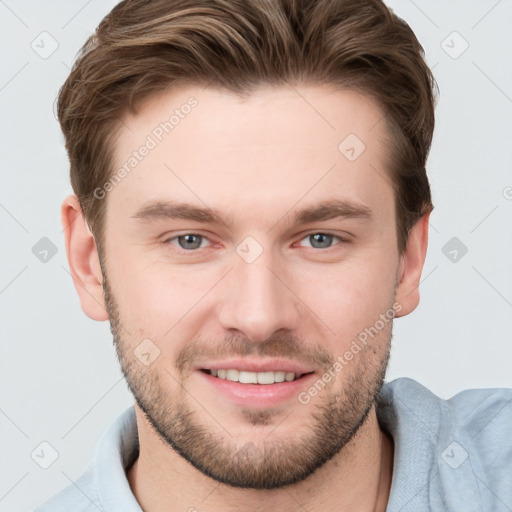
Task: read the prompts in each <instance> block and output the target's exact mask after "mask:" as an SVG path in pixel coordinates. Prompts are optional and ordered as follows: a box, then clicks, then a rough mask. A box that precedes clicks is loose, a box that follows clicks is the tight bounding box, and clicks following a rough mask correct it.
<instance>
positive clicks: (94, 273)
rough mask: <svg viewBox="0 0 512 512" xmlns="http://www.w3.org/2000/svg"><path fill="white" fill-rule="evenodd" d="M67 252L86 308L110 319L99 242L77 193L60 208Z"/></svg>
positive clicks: (95, 317)
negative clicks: (104, 292) (95, 238)
mask: <svg viewBox="0 0 512 512" xmlns="http://www.w3.org/2000/svg"><path fill="white" fill-rule="evenodd" d="M61 220H62V226H63V228H64V238H65V245H66V254H67V257H68V263H69V270H70V272H71V276H72V278H73V284H74V285H75V288H76V291H77V292H78V296H79V298H80V304H81V306H82V310H83V312H84V313H85V314H86V315H87V316H88V317H89V318H92V319H93V320H98V321H104V320H108V313H107V310H106V307H105V301H104V296H103V288H102V285H101V281H102V280H103V276H102V273H101V267H100V262H99V257H98V249H97V247H96V242H95V240H94V237H93V236H92V234H91V232H90V231H89V228H88V226H87V223H86V222H85V218H84V215H83V214H82V209H81V207H80V203H79V201H78V198H77V197H76V195H74V194H72V195H70V196H68V197H66V199H64V201H63V203H62V208H61Z"/></svg>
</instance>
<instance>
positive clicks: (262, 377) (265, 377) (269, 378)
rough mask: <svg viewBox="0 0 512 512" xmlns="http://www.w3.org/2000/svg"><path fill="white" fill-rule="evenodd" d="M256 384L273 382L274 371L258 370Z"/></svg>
mask: <svg viewBox="0 0 512 512" xmlns="http://www.w3.org/2000/svg"><path fill="white" fill-rule="evenodd" d="M257 375H258V384H274V382H275V380H274V372H259V373H258V374H257Z"/></svg>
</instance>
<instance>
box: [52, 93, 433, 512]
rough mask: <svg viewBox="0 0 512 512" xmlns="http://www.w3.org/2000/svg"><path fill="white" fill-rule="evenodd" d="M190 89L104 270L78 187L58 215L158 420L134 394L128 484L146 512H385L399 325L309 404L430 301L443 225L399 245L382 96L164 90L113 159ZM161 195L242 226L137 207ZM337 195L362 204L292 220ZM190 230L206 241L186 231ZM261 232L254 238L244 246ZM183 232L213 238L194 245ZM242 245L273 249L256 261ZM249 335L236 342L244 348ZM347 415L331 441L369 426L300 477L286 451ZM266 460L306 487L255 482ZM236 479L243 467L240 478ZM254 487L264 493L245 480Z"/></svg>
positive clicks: (124, 198)
mask: <svg viewBox="0 0 512 512" xmlns="http://www.w3.org/2000/svg"><path fill="white" fill-rule="evenodd" d="M299 92H300V94H299ZM190 96H194V97H195V98H196V99H197V102H198V105H197V107H196V108H195V109H193V110H192V111H191V112H190V114H188V115H187V116H186V117H184V118H183V119H181V120H180V122H179V124H178V125H177V126H175V127H174V129H173V131H172V132H171V133H169V134H167V135H165V137H163V138H162V140H161V142H159V143H158V145H157V146H156V147H155V148H153V149H151V151H150V152H149V154H148V155H147V156H145V158H144V159H143V160H141V161H140V163H138V165H137V167H136V168H135V169H134V170H133V171H132V172H131V173H130V174H128V175H127V176H126V177H125V178H124V179H123V180H122V181H121V183H119V184H118V185H116V186H115V187H114V188H113V189H112V190H111V191H109V192H108V194H107V197H106V198H105V199H104V200H107V201H108V203H107V214H106V219H105V247H104V257H105V261H104V262H103V263H104V270H105V273H106V275H103V274H102V272H101V267H100V260H99V257H98V251H97V247H96V244H95V242H94V239H93V237H92V236H91V234H90V233H89V231H88V230H87V227H86V224H85V222H84V219H83V216H81V215H80V212H81V210H80V207H79V204H78V201H77V199H76V197H75V196H69V197H68V198H66V200H65V201H64V203H63V207H62V221H63V223H64V225H65V226H68V227H67V229H66V232H65V233H66V250H67V253H68V258H69V263H70V270H71V273H72V276H73V279H74V282H75V286H76V289H77V292H78V294H79V296H80V301H81V305H82V309H83V310H84V312H85V313H86V314H87V315H88V316H89V317H90V318H92V319H94V320H98V321H104V320H107V319H109V311H108V309H109V308H108V304H106V302H105V295H104V290H103V287H102V285H101V284H100V282H104V280H105V277H108V289H109V290H110V292H111V294H112V297H113V298H115V303H116V305H117V307H118V312H119V318H118V319H117V320H118V324H119V325H117V327H118V329H116V333H117V334H118V340H117V343H118V349H119V350H120V352H121V354H122V358H121V359H122V366H123V370H124V371H125V375H126V376H127V380H128V381H129V382H131V383H132V384H133V389H134V390H135V394H136V396H137V397H138V398H140V400H141V403H143V404H144V405H145V406H146V407H147V409H148V410H147V411H146V412H149V413H150V416H151V417H152V419H153V420H154V422H155V423H156V424H157V425H158V427H159V428H160V431H157V429H155V428H154V426H153V424H152V422H150V421H149V419H148V417H147V415H146V414H144V412H143V411H142V409H141V407H140V406H139V405H140V404H139V403H137V404H136V406H135V410H136V416H137V426H138V431H139V443H140V455H139V458H138V459H137V461H136V462H135V464H134V465H133V467H132V468H130V470H129V471H128V479H129V483H130V486H131V488H132V491H133V493H134V495H135V496H136V498H137V500H138V501H139V503H140V504H141V507H142V508H143V510H144V511H145V512H153V511H157V510H164V509H165V510H169V511H172V510H189V509H190V510H193V509H192V508H191V507H194V508H195V509H196V510H197V511H199V512H203V511H204V512H209V511H212V512H213V511H219V510H222V511H235V510H237V511H239V510H243V511H247V512H249V511H253V510H265V509H272V510H282V511H285V512H286V511H296V510H308V511H310V512H315V511H317V510H318V511H320V510H322V511H334V510H358V511H384V510H385V509H386V504H387V501H388V497H389V492H390V487H391V478H392V470H393V443H392V440H391V439H390V438H389V437H388V435H386V434H385V433H384V432H383V431H382V430H381V429H380V427H379V424H378V421H377V415H376V410H375V405H374V404H373V402H372V397H373V396H374V394H375V392H376V391H378V389H377V387H378V383H379V378H378V376H379V375H380V374H381V373H382V374H383V369H385V362H386V361H387V356H388V355H389V346H390V337H391V326H390V325H389V326H387V327H385V328H384V329H382V330H381V332H379V335H378V336H376V337H375V338H373V339H372V340H371V341H370V342H369V343H368V345H367V346H365V347H364V350H363V351H362V352H361V353H358V354H356V355H354V357H353V359H352V360H350V361H348V363H347V364H346V366H344V368H343V370H342V371H340V372H337V373H336V377H335V378H334V379H333V380H332V381H330V382H329V384H328V385H327V386H326V387H325V389H322V390H321V391H320V392H319V393H318V395H317V396H314V397H312V398H311V400H310V401H309V402H308V403H301V401H300V400H298V396H299V394H300V393H301V392H302V393H303V392H305V391H308V390H309V389H310V388H311V386H312V385H313V384H314V383H315V382H316V381H317V380H318V379H319V378H320V377H322V375H323V374H324V372H325V371H326V369H327V368H328V367H329V364H328V363H329V361H330V362H331V363H332V362H333V361H335V360H336V358H337V357H338V356H339V355H341V354H344V353H345V352H346V351H347V350H349V348H350V344H351V342H352V341H353V340H354V339H355V338H356V336H357V334H358V333H360V332H362V331H363V330H364V329H365V328H367V327H370V326H373V325H375V324H376V320H378V319H379V315H381V314H383V313H385V312H386V311H389V309H390V308H391V307H392V305H393V304H394V303H395V304H399V311H397V312H396V317H398V316H404V315H407V314H409V313H410V312H411V311H413V310H414V309H415V308H416V306H417V304H418V301H419V294H418V285H419V281H420V276H421V271H422V268H423V263H424V260H425V254H426V249H427V231H428V216H425V217H423V218H422V219H420V221H418V222H417V224H416V225H415V226H414V227H413V229H412V230H411V232H410V235H409V239H408V244H407V248H406V251H405V252H404V253H403V254H399V252H398V249H397V238H396V223H395V210H394V196H393V190H392V188H391V186H390V179H389V176H388V173H387V171H386V169H385V166H384V160H385V159H384V154H385V151H386V149H385V147H384V143H383V140H384V135H385V133H386V132H385V130H386V125H385V123H384V121H383V115H382V111H381V110H380V108H379V107H378V105H377V104H376V103H374V102H373V101H372V100H371V99H369V98H368V97H366V96H363V95H360V94H358V93H355V92H352V91H340V90H338V91H336V90H333V89H330V88H328V87H326V86H301V87H298V86H297V87H296V88H295V89H294V88H289V87H280V88H277V89H271V88H262V89H260V90H258V91H257V93H255V94H252V95H251V96H250V97H249V98H248V99H247V100H246V101H243V102H242V101H240V99H238V98H237V96H235V95H234V94H232V93H229V92H226V91H219V90H216V89H212V88H206V89H202V88H199V87H197V88H196V87H188V88H184V89H178V90H176V91H172V92H170V91H169V92H167V93H165V94H162V95H160V96H158V97H154V98H151V99H150V100H149V101H147V102H145V103H144V105H143V106H142V108H141V109H140V110H139V112H138V114H137V115H136V116H131V115H127V116H126V118H125V119H124V122H125V123H126V126H124V127H123V128H121V130H120V133H119V137H118V140H117V143H116V147H115V158H116V164H117V165H118V166H121V165H122V164H123V163H124V162H125V161H126V160H127V159H128V158H129V156H130V155H131V154H132V152H133V151H134V150H135V149H137V148H140V146H141V145H142V144H144V141H145V140H146V137H147V136H148V134H151V133H152V130H154V128H155V127H156V126H158V125H159V123H160V122H162V121H164V120H165V119H168V117H169V114H168V113H169V112H172V111H173V110H174V109H175V108H179V107H180V105H183V104H185V103H186V101H187V99H188V98H189V97H190ZM305 100H307V101H305ZM348 134H356V135H357V137H358V138H359V139H360V140H361V141H363V142H364V144H365V150H364V151H363V152H362V153H361V155H360V156H359V157H358V158H356V159H355V160H354V161H350V160H349V159H347V158H346V157H345V156H344V155H343V154H342V153H341V152H340V150H339V149H338V146H339V144H340V143H341V142H342V141H343V140H344V139H345V137H347V135H348ZM155 200H158V201H171V200H172V201H179V202H183V203H188V204H189V205H192V206H194V207H197V208H202V209H204V208H206V205H207V206H208V207H209V208H210V209H211V210H215V211H216V212H218V213H219V214H220V215H222V217H223V219H224V220H225V222H226V224H222V223H219V222H217V221H216V220H215V219H210V220H209V221H208V222H207V221H205V220H200V219H199V220H197V219H196V220H191V219H184V218H170V217H168V216H167V217H166V216H162V215H159V216H155V215H152V216H148V215H146V216H141V215H138V216H137V215H136V213H137V212H140V210H141V209H142V208H143V207H145V206H147V205H148V203H149V202H151V201H155ZM331 200H340V201H344V202H345V203H344V212H345V213H347V204H348V203H350V205H351V206H352V207H353V209H352V213H353V212H354V211H356V210H357V212H358V213H357V214H352V215H346V214H345V215H341V216H338V217H334V218H317V219H316V220H312V219H308V222H307V223H305V224H297V223H296V219H295V218H294V217H295V213H297V212H298V211H300V210H303V209H305V208H313V207H315V206H318V205H319V204H320V203H323V202H325V201H331ZM362 212H363V213H362ZM318 233H327V234H331V235H333V237H332V238H329V237H328V238H327V241H325V240H326V239H325V238H324V239H323V241H324V243H325V245H321V244H320V245H318V243H317V242H316V241H315V239H313V237H312V236H310V235H314V234H318ZM187 234H190V235H196V236H198V237H203V238H193V237H192V238H189V239H184V238H183V235H187ZM178 236H182V238H180V239H178V238H176V237H178ZM246 237H252V238H251V239H250V241H249V244H248V245H246V242H244V243H243V244H242V245H241V246H240V244H241V242H243V241H244V240H245V239H246ZM254 240H255V241H256V242H257V243H256V244H254ZM187 241H188V242H189V244H190V243H192V245H193V242H195V241H197V242H201V243H200V244H199V243H198V244H197V245H198V246H199V247H195V246H194V248H193V249H191V248H190V247H191V246H190V245H186V243H185V242H187ZM180 242H181V243H182V244H183V245H180ZM251 244H252V245H251ZM237 248H238V252H237ZM240 248H242V249H243V250H242V251H240ZM259 251H261V254H259ZM245 254H249V255H251V256H258V257H257V258H255V259H254V260H251V261H250V262H248V260H247V257H245V259H244V256H245ZM258 254H259V255H258ZM104 284H106V283H104ZM110 320H111V322H112V321H113V313H112V312H111V315H110ZM114 325H116V322H114ZM233 337H234V338H236V340H238V342H239V343H238V344H230V342H229V340H231V339H233ZM144 339H149V340H151V343H152V345H151V346H152V347H157V348H158V350H159V353H158V357H155V359H154V361H152V362H151V364H149V365H148V366H145V365H144V364H141V363H140V361H139V360H137V358H136V357H135V356H134V353H135V352H136V349H137V347H138V346H139V345H140V343H141V342H142V341H143V340H144ZM272 343H273V345H272ZM242 346H243V347H244V348H243V350H245V352H244V351H242V348H241V347H242ZM271 346H272V347H273V348H272V350H274V352H272V354H273V355H271V349H269V348H268V347H271ZM226 347H228V348H226ZM235 347H236V349H235ZM153 350H154V348H153ZM215 350H217V351H215ZM185 355H186V356H187V357H185ZM322 356H323V358H322ZM177 362H178V363H179V364H176V363H177ZM331 366H332V365H331ZM281 368H282V369H283V370H285V371H292V372H295V374H296V375H295V377H296V378H297V380H294V381H293V382H289V381H285V382H280V383H274V384H247V383H239V382H232V381H230V380H222V379H219V378H218V377H215V376H214V375H211V374H209V373H208V370H211V369H239V370H247V371H249V372H250V371H259V372H265V371H268V372H269V371H271V370H272V371H278V370H280V369H281ZM302 374H304V375H302ZM274 375H275V374H274ZM298 377H300V378H298ZM351 383H353V384H351ZM178 404H179V407H178ZM366 406H367V410H366V409H365V407H366ZM180 408H181V409H180ZM180 410H181V411H182V412H183V411H184V414H183V415H182V417H181V418H182V419H183V421H185V420H186V419H188V420H189V421H190V422H191V423H184V424H185V425H188V427H189V428H188V430H190V429H191V428H192V427H197V428H200V429H201V430H198V431H197V432H199V434H195V437H194V438H193V439H192V441H191V444H192V445H195V446H189V445H187V444H186V442H185V440H186V439H187V438H186V432H185V433H184V434H183V432H182V436H181V437H180V436H179V433H178V432H177V431H176V427H175V425H176V424H177V423H179V422H177V421H175V420H176V418H178V414H179V411H180ZM322 411H326V413H325V414H324V415H323V416H322ZM336 412H337V413H338V414H336ZM365 413H367V414H366V415H365ZM333 416H334V417H336V418H338V420H339V422H338V423H336V422H335V421H338V420H334V419H333V420H332V421H333V423H332V430H331V432H338V431H339V432H342V431H343V428H345V427H346V428H347V429H348V428H349V427H354V429H353V430H354V431H351V434H350V436H348V437H347V439H346V442H345V443H344V445H343V446H342V447H338V449H336V450H334V449H333V450H331V452H332V453H330V454H329V456H328V460H327V461H322V462H318V463H317V464H316V466H315V468H314V469H313V466H312V467H311V471H310V472H309V473H308V474H307V475H302V476H300V477H299V476H298V474H297V471H298V469H297V468H299V466H302V462H301V463H296V464H295V465H294V463H290V464H289V465H287V466H286V465H285V463H286V461H287V460H291V461H302V460H303V459H301V458H299V457H301V456H302V455H303V454H304V452H305V451H306V447H310V446H317V447H318V449H319V450H321V449H322V443H316V444H315V438H314V437H313V436H312V432H313V429H317V431H318V432H319V433H320V435H319V438H320V439H322V438H324V439H326V441H325V443H323V445H324V447H325V445H328V444H329V443H328V442H327V439H333V436H332V435H331V436H330V437H329V436H328V435H327V434H325V435H324V433H323V432H324V430H323V429H326V428H327V425H328V424H329V421H331V420H330V418H332V417H333ZM319 418H320V419H319ZM358 422H359V423H358ZM173 425H174V426H173ZM184 430H187V429H184ZM201 432H206V433H207V435H211V439H213V441H212V444H211V446H214V447H215V448H216V449H215V450H214V452H215V453H213V454H212V453H211V452H212V451H211V450H210V454H209V455H204V453H203V452H204V450H203V451H200V449H201V447H202V446H203V444H202V443H203V442H204V443H207V442H208V438H207V437H201V435H202V434H201ZM354 434H355V435H354ZM166 435H168V436H169V438H171V439H174V441H175V442H176V444H177V445H178V446H179V447H180V449H182V450H183V452H185V454H186V455H187V456H188V457H189V458H188V459H187V458H186V457H183V456H182V455H180V454H179V453H178V452H177V450H175V449H173V448H172V446H171V445H170V443H169V442H166V440H165V439H166V437H165V436H166ZM334 437H336V436H334ZM180 442H182V444H180ZM204 446H205V447H206V446H209V445H208V444H204ZM247 446H250V447H251V450H250V451H249V452H248V453H246V454H245V456H244V457H246V458H243V457H241V456H240V454H241V453H242V452H243V451H244V450H245V449H246V448H247ZM187 450H188V452H187ZM265 455H269V458H268V461H270V464H275V466H272V467H273V469H274V470H275V471H274V472H273V473H272V475H274V476H276V475H277V476H279V475H281V476H283V475H289V476H290V482H292V481H293V482H292V483H288V484H286V485H278V484H277V483H276V484H275V485H274V486H269V487H268V488H262V487H261V486H260V488H258V484H257V482H259V483H261V482H267V483H268V479H267V480H265V478H263V479H260V480H256V477H255V476H254V473H252V472H251V471H252V470H253V469H254V470H256V469H258V470H259V469H262V472H260V473H258V475H260V476H261V475H263V476H265V475H267V476H268V475H270V474H271V473H268V474H267V473H265V471H264V470H263V468H264V466H263V465H261V466H260V465H258V463H259V462H261V460H262V459H263V458H265ZM272 455H275V456H274V457H272ZM294 457H295V458H294ZM317 458H318V457H317ZM313 459H314V457H313ZM212 460H213V462H212ZM304 460H306V459H304ZM315 460H316V459H315ZM191 461H192V462H193V463H191ZM210 462H211V464H210V465H208V464H209V463H210ZM228 462H229V463H231V462H232V463H233V464H234V465H233V467H232V468H231V469H232V471H231V470H230V471H229V475H228V472H227V471H224V472H223V471H222V467H223V465H224V466H225V464H227V463H228ZM201 467H202V468H203V469H201ZM198 468H199V469H198ZM208 468H210V470H211V474H208ZM299 469H300V468H299ZM235 470H240V471H239V472H237V471H235ZM237 475H238V476H237ZM223 478H224V480H223ZM226 478H232V479H234V478H239V480H238V485H233V481H232V482H226V481H225V479H226ZM250 478H253V479H252V480H248V479H250ZM283 478H284V476H283ZM249 481H250V482H252V484H253V485H245V486H244V485H243V482H245V483H248V482H249ZM276 482H277V480H276ZM281 483H283V482H281ZM270 487H271V488H270Z"/></svg>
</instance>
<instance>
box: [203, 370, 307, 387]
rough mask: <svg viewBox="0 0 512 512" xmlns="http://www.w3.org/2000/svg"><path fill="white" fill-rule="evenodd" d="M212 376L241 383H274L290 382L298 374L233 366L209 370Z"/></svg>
mask: <svg viewBox="0 0 512 512" xmlns="http://www.w3.org/2000/svg"><path fill="white" fill-rule="evenodd" d="M210 373H211V374H212V375H213V376H214V377H218V378H219V379H224V380H230V381H232V382H241V383H242V384H274V383H276V382H284V381H287V382H291V381H293V380H295V378H298V377H300V375H297V376H296V375H295V373H293V372H284V371H277V372H246V371H243V370H236V369H234V368H229V369H227V370H226V369H219V370H210Z"/></svg>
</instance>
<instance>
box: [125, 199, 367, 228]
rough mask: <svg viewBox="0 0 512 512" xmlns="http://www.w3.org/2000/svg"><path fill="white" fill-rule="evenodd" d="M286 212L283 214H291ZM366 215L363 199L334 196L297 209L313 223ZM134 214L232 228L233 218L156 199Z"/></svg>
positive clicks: (301, 220) (298, 216) (297, 217)
mask: <svg viewBox="0 0 512 512" xmlns="http://www.w3.org/2000/svg"><path fill="white" fill-rule="evenodd" d="M288 215H289V214H286V215H284V216H283V217H282V218H284V217H286V216H288ZM338 217H340V218H350V219H366V220H369V219H371V217H372V212H371V210H370V209H369V208H368V207H367V206H365V205H363V204H360V203H356V202H354V201H349V200H345V199H332V200H329V201H323V202H321V203H319V204H316V205H313V206H309V207H307V208H304V209H302V210H299V211H297V212H295V214H294V215H293V221H294V223H295V224H297V225H301V224H309V223H311V222H319V221H324V220H329V219H334V218H338ZM132 218H135V219H139V220H143V221H156V220H173V219H184V220H191V221H197V222H202V223H205V224H219V225H223V226H226V227H228V228H229V225H230V223H231V220H230V219H229V218H226V217H224V215H223V214H222V213H221V212H219V211H217V210H213V209H211V208H208V207H205V208H202V207H198V206H194V205H192V204H189V203H183V202H178V201H168V200H165V201H164V200H153V201H151V202H150V203H147V204H145V205H143V206H142V207H141V208H140V209H139V210H138V211H137V212H136V213H135V214H134V215H132Z"/></svg>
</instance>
